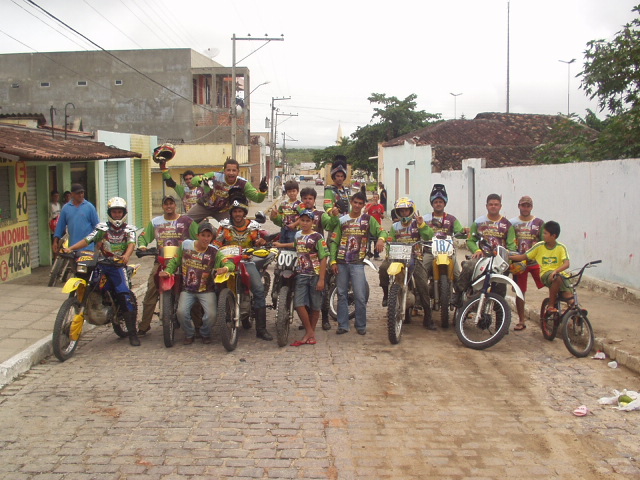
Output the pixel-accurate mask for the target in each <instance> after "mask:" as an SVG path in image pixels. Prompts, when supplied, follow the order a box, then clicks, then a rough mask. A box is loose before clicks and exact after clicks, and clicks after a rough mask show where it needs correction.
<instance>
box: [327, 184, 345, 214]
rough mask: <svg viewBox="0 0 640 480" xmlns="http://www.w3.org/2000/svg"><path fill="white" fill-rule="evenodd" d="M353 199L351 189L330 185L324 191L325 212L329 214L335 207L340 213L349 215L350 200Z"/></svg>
mask: <svg viewBox="0 0 640 480" xmlns="http://www.w3.org/2000/svg"><path fill="white" fill-rule="evenodd" d="M350 197H351V188H349V187H345V186H343V187H342V188H338V187H337V186H335V185H329V186H328V187H327V188H325V189H324V203H323V207H324V211H325V212H328V211H329V210H331V209H332V208H333V207H338V210H340V213H349V210H350V207H351V204H350V203H349V198H350Z"/></svg>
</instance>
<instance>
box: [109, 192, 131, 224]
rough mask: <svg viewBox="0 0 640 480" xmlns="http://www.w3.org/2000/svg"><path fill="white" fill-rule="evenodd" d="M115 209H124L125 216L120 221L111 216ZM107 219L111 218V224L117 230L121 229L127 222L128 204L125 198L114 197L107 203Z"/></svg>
mask: <svg viewBox="0 0 640 480" xmlns="http://www.w3.org/2000/svg"><path fill="white" fill-rule="evenodd" d="M114 208H122V209H124V215H123V216H122V218H121V219H120V220H115V219H114V218H113V217H112V216H111V210H112V209H114ZM107 218H109V223H110V224H111V225H113V226H114V227H116V228H120V227H121V226H122V225H124V224H125V223H126V221H127V202H126V200H125V199H124V198H120V197H113V198H112V199H110V200H109V201H108V202H107Z"/></svg>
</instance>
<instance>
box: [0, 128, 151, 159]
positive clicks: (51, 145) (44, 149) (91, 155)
mask: <svg viewBox="0 0 640 480" xmlns="http://www.w3.org/2000/svg"><path fill="white" fill-rule="evenodd" d="M0 153H5V154H8V155H15V156H17V157H20V158H21V159H22V160H32V161H33V160H35V161H51V162H68V161H84V160H107V159H110V158H133V157H138V158H139V157H141V156H142V155H141V154H140V153H137V152H130V151H128V150H121V149H119V148H116V147H109V146H106V145H105V144H104V143H100V142H94V141H90V140H84V139H78V138H67V140H65V139H64V136H63V135H62V134H60V133H56V136H55V137H54V138H51V132H50V131H49V132H44V131H41V130H35V129H28V128H20V127H13V126H9V125H1V124H0Z"/></svg>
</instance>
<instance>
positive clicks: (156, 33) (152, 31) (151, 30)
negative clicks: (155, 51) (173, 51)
mask: <svg viewBox="0 0 640 480" xmlns="http://www.w3.org/2000/svg"><path fill="white" fill-rule="evenodd" d="M27 1H31V0H27ZM120 3H121V4H122V5H123V6H124V8H126V9H127V10H129V11H130V12H131V15H133V16H134V17H136V18H137V19H138V21H139V22H140V23H141V24H142V25H144V26H145V27H147V29H148V30H149V31H150V32H151V33H153V34H154V35H155V36H156V38H158V39H159V40H160V41H161V42H162V43H164V44H165V45H166V46H167V47H170V45H169V44H168V43H167V42H165V40H164V38H162V37H161V36H160V35H158V32H156V31H155V30H154V29H153V28H151V27H149V25H147V24H146V22H145V21H144V20H142V19H141V18H140V17H139V16H138V15H136V13H135V12H134V11H133V10H131V9H130V8H129V6H128V5H127V4H126V3H124V2H123V1H122V0H120Z"/></svg>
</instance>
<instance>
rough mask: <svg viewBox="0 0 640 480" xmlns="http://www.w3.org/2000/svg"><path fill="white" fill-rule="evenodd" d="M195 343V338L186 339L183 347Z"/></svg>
mask: <svg viewBox="0 0 640 480" xmlns="http://www.w3.org/2000/svg"><path fill="white" fill-rule="evenodd" d="M192 343H193V337H185V339H184V341H183V342H182V344H183V345H191V344H192Z"/></svg>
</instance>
